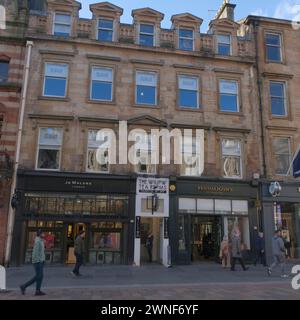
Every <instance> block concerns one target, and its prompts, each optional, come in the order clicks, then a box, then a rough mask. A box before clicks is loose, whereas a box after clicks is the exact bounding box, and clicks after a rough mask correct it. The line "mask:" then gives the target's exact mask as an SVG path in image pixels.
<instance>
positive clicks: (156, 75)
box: [135, 70, 158, 106]
mask: <svg viewBox="0 0 300 320" xmlns="http://www.w3.org/2000/svg"><path fill="white" fill-rule="evenodd" d="M139 73H144V74H145V73H147V74H154V75H155V77H156V85H155V104H152V103H145V102H144V103H139V102H138V101H137V98H138V95H137V93H138V90H137V89H138V86H139V84H138V81H137V79H138V77H137V75H138V74H139ZM140 86H144V87H151V88H153V87H152V86H147V85H140ZM157 95H158V72H156V71H149V70H136V72H135V104H136V105H139V106H143V105H146V106H157V102H158V97H157Z"/></svg>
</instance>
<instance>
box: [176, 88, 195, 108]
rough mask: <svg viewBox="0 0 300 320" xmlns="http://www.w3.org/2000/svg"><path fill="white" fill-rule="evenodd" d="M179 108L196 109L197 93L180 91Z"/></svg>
mask: <svg viewBox="0 0 300 320" xmlns="http://www.w3.org/2000/svg"><path fill="white" fill-rule="evenodd" d="M179 106H180V107H188V108H198V97H197V91H189V90H180V91H179Z"/></svg>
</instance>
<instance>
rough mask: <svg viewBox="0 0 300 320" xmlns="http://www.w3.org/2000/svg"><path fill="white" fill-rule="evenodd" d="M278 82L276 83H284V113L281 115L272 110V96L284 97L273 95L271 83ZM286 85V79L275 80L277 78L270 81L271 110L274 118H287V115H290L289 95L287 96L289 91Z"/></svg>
mask: <svg viewBox="0 0 300 320" xmlns="http://www.w3.org/2000/svg"><path fill="white" fill-rule="evenodd" d="M273 83H274V84H276V83H278V84H282V85H283V102H284V115H279V114H273V112H272V98H282V97H279V96H272V94H271V84H273ZM286 86H287V83H286V82H285V81H275V80H271V81H270V82H269V93H270V107H271V108H270V109H271V110H270V111H271V115H272V117H274V118H277V117H278V118H280V117H281V118H285V117H287V115H288V110H287V96H286V93H287V88H286Z"/></svg>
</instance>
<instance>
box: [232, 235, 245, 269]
mask: <svg viewBox="0 0 300 320" xmlns="http://www.w3.org/2000/svg"><path fill="white" fill-rule="evenodd" d="M231 256H232V262H231V271H235V264H236V260H238V261H239V262H240V264H241V266H242V268H243V270H244V271H246V270H248V268H246V267H245V263H244V260H243V258H242V252H241V234H240V231H239V230H238V229H235V230H234V232H233V234H232V239H231Z"/></svg>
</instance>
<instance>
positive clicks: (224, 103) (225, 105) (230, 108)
mask: <svg viewBox="0 0 300 320" xmlns="http://www.w3.org/2000/svg"><path fill="white" fill-rule="evenodd" d="M220 110H221V111H225V112H226V111H227V112H238V111H239V110H238V104H237V96H236V95H226V94H221V96H220Z"/></svg>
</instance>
